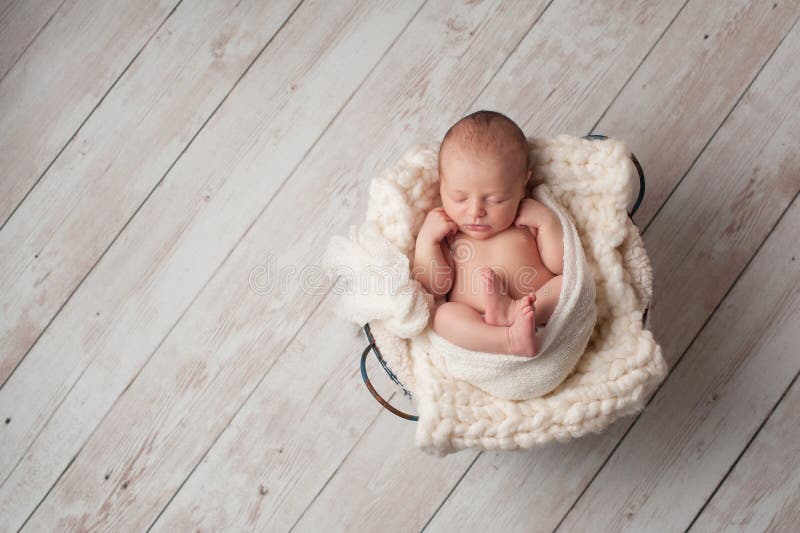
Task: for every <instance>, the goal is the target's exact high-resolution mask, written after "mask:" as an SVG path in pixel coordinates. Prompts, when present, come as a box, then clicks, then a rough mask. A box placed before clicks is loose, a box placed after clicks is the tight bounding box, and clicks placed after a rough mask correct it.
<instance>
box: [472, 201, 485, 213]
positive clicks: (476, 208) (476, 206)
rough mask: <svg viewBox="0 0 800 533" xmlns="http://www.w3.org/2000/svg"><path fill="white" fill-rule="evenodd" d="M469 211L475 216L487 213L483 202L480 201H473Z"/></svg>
mask: <svg viewBox="0 0 800 533" xmlns="http://www.w3.org/2000/svg"><path fill="white" fill-rule="evenodd" d="M469 213H470V215H473V216H483V215H484V214H485V210H484V209H483V204H481V203H479V202H472V203H471V204H470V206H469Z"/></svg>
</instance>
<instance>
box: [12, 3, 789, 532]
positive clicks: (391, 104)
mask: <svg viewBox="0 0 800 533" xmlns="http://www.w3.org/2000/svg"><path fill="white" fill-rule="evenodd" d="M798 16H800V0H775V1H773V0H770V1H760V0H751V1H743V0H726V1H712V0H688V1H685V0H663V1H657V2H656V1H650V2H637V1H633V0H618V1H613V0H604V1H598V2H585V1H580V0H538V1H533V0H519V1H504V2H501V1H484V2H447V1H443V0H442V1H439V0H428V1H423V0H403V1H383V2H378V1H375V2H364V1H361V0H341V1H336V2H321V1H312V0H306V1H303V2H297V1H293V0H292V1H290V0H285V1H280V0H270V1H265V0H244V1H239V2H236V3H234V2H232V1H231V2H228V1H221V0H220V1H206V2H188V1H183V2H181V1H179V0H161V1H154V0H141V1H137V2H130V1H127V0H108V1H100V0H94V1H78V0H76V1H73V0H17V1H14V0H3V1H1V2H0V225H1V226H0V383H2V388H0V482H1V483H2V486H0V509H2V513H0V526H2V531H16V530H18V529H19V528H22V529H25V530H29V531H37V532H38V531H67V530H110V531H142V530H147V529H153V530H154V531H169V532H172V531H189V530H197V529H200V530H204V531H250V530H263V531H286V530H290V529H291V530H295V531H319V530H324V531H339V530H346V531H418V530H421V529H425V530H426V531H503V532H506V531H526V532H527V531H553V530H557V531H564V532H575V531H619V530H627V531H637V532H638V531H658V532H664V531H685V530H691V531H718V530H722V529H726V528H727V529H729V530H732V531H740V530H745V531H763V530H775V531H798V530H800V511H798V510H799V509H800V415H799V414H798V413H800V384H798V381H797V376H798V371H800V355H798V354H799V353H800V350H798V344H800V327H799V326H800V260H798V257H799V256H800V231H799V230H800V201H798V199H797V193H798V191H799V190H800V140H798V139H800V136H799V135H798V131H800V61H797V57H800V26H798V24H797V20H798ZM477 109H495V110H498V111H501V112H503V113H506V114H508V115H509V116H510V117H512V118H513V119H515V120H516V121H517V122H518V123H519V124H520V125H522V126H523V129H524V130H525V132H526V134H528V135H529V136H532V137H536V136H546V135H554V134H557V133H570V134H574V135H585V134H587V133H590V132H592V133H602V134H605V135H608V136H611V137H615V138H620V139H624V140H626V141H627V142H628V144H629V145H630V147H631V149H632V150H633V151H634V153H635V154H636V156H637V157H638V159H639V160H640V161H641V163H642V166H643V168H644V171H645V174H646V176H647V193H646V196H645V199H644V203H643V205H642V207H641V209H640V210H639V211H638V212H637V213H636V216H635V217H634V219H635V221H636V223H637V224H638V226H639V228H640V229H641V231H642V232H643V235H644V239H645V244H646V246H647V248H648V251H649V254H650V257H651V260H652V263H653V267H654V270H655V287H654V292H655V296H654V298H655V301H654V305H653V308H652V329H653V331H654V334H655V337H656V339H657V340H658V341H659V343H660V344H661V346H662V348H663V353H664V356H665V358H666V360H667V362H668V365H669V367H670V370H671V371H670V374H669V376H668V378H667V379H666V381H665V382H664V384H663V385H662V386H661V387H660V388H659V389H658V390H657V391H656V393H655V394H654V395H653V396H652V398H651V399H650V402H649V404H648V406H647V408H646V409H645V411H643V412H642V413H641V414H640V415H639V416H636V417H633V416H631V417H626V418H623V419H621V420H619V421H618V422H617V423H615V424H614V425H613V426H611V428H609V429H608V430H607V431H606V432H605V433H603V434H601V435H591V436H587V437H584V438H582V439H578V440H575V441H572V442H570V443H568V444H552V445H549V446H546V447H543V448H540V449H536V450H533V451H530V452H525V453H521V452H506V453H498V452H485V453H479V452H478V451H475V450H466V451H463V452H460V453H457V454H454V455H450V456H448V457H445V458H436V457H432V456H429V455H426V454H424V453H422V452H421V451H419V450H417V449H416V448H415V447H414V444H413V441H414V423H413V422H408V421H405V420H402V419H400V418H397V417H396V416H394V415H392V414H391V413H389V412H388V411H386V410H384V409H383V408H382V407H381V406H380V405H379V404H378V403H377V402H375V400H374V399H373V398H372V396H370V394H369V393H368V391H367V389H366V388H365V387H364V385H363V383H362V381H361V376H360V373H359V370H358V359H359V356H360V352H361V349H362V348H363V346H364V339H363V337H362V336H361V334H360V332H359V331H358V330H357V328H356V327H355V326H353V325H350V324H348V323H345V322H343V321H342V320H341V319H339V318H336V317H335V316H334V315H333V310H334V307H335V305H336V298H335V295H333V294H332V292H331V291H330V290H326V289H325V288H324V287H321V286H320V285H319V284H316V285H313V286H309V284H308V283H304V282H303V276H302V274H304V273H305V274H308V272H309V268H310V267H315V266H317V265H319V262H320V256H321V253H322V251H323V250H324V248H325V246H326V244H327V242H328V240H329V238H330V237H331V236H332V235H334V234H346V232H347V228H348V226H349V225H350V224H356V223H359V222H360V221H361V220H362V218H363V207H364V205H365V203H366V195H367V184H368V181H369V180H370V179H371V178H372V177H374V176H375V175H376V174H377V173H378V172H379V171H380V170H382V169H383V168H385V167H386V166H387V165H390V164H391V163H393V162H394V161H395V160H396V159H397V157H398V156H399V155H400V154H401V153H402V152H403V151H405V149H407V148H408V147H409V146H411V145H412V144H413V143H415V142H419V141H437V140H439V139H440V138H441V136H442V135H443V134H444V132H445V131H446V129H447V128H448V127H449V125H450V124H452V123H453V122H454V121H455V120H457V119H458V118H460V117H462V116H464V115H466V114H467V113H469V112H471V111H474V110H477ZM270 272H271V273H273V274H274V273H276V272H280V273H281V276H282V280H277V281H283V283H278V282H276V279H275V277H274V276H273V278H272V279H271V281H272V282H273V283H266V282H265V279H264V278H265V276H267V277H269V273H270ZM265 273H266V274H265ZM266 281H269V280H266ZM307 281H308V278H306V282H307ZM370 365H372V366H371V367H370V370H371V372H372V373H373V374H374V375H375V376H379V374H378V372H379V371H380V367H378V366H377V364H375V365H373V360H370ZM379 381H380V380H379ZM379 386H380V390H381V391H382V392H383V393H384V394H386V395H387V396H392V397H393V399H392V401H393V402H394V403H396V404H397V405H398V406H399V407H401V408H404V409H408V410H410V411H412V412H413V404H411V403H410V402H409V401H408V400H406V399H405V398H404V397H403V396H402V395H401V394H398V393H397V389H395V388H393V387H392V386H391V383H390V382H389V381H388V380H387V379H383V380H382V381H381V382H380V383H379Z"/></svg>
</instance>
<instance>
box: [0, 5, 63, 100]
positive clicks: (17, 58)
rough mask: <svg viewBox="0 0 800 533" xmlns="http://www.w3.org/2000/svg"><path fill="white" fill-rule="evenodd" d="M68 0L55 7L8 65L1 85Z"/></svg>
mask: <svg viewBox="0 0 800 533" xmlns="http://www.w3.org/2000/svg"><path fill="white" fill-rule="evenodd" d="M66 1H67V0H61V3H60V4H58V7H57V8H55V10H54V11H53V13H52V14H51V15H50V17H49V18H48V19H47V22H45V23H44V25H43V26H42V27H41V28H39V31H37V32H36V35H34V36H33V39H31V40H30V42H28V44H26V45H25V48H23V49H22V52H20V53H19V55H18V56H17V57H16V58H15V59H14V63H12V64H11V66H10V67H8V69H6V71H5V72H4V73H3V76H2V77H0V85H2V83H3V80H5V79H6V76H8V73H9V72H11V71H12V70H14V67H16V66H17V63H19V60H20V59H22V57H23V56H24V55H25V52H27V51H28V48H30V47H31V45H32V44H33V43H34V42H35V41H36V39H38V38H39V35H40V34H41V33H42V31H44V29H45V28H46V27H47V26H49V25H50V21H52V20H53V17H55V16H56V13H58V12H59V11H60V10H61V6H63V5H64V2H66ZM9 9H10V5H9Z"/></svg>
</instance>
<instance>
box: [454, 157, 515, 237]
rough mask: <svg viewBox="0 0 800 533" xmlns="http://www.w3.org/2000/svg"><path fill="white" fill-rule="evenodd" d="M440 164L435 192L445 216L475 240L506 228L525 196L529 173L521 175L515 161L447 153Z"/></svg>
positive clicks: (505, 158)
mask: <svg viewBox="0 0 800 533" xmlns="http://www.w3.org/2000/svg"><path fill="white" fill-rule="evenodd" d="M445 155H446V158H445V159H444V160H443V161H442V173H443V174H444V175H443V176H442V179H441V181H440V186H439V192H440V194H441V197H442V207H443V208H444V211H445V213H447V216H449V217H450V218H452V219H453V221H454V222H455V223H456V224H458V229H459V230H461V231H462V232H463V233H465V234H466V235H468V236H469V237H473V238H475V239H488V238H489V237H492V236H494V235H497V234H498V233H500V232H501V231H503V230H505V229H506V228H508V227H509V226H510V225H511V224H512V223H513V222H514V218H515V217H516V214H517V208H518V207H519V202H520V200H522V198H523V197H524V196H525V183H526V182H527V179H528V177H529V176H530V171H527V173H526V174H522V172H521V171H520V166H521V165H520V162H519V159H518V158H516V157H513V156H508V157H476V156H472V155H469V154H465V153H453V152H450V153H447V154H445Z"/></svg>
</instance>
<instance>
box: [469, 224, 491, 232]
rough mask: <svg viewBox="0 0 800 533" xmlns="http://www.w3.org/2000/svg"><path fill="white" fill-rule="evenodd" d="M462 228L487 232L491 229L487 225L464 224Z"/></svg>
mask: <svg viewBox="0 0 800 533" xmlns="http://www.w3.org/2000/svg"><path fill="white" fill-rule="evenodd" d="M464 227H465V228H467V229H468V230H471V231H488V230H489V229H491V226H489V225H488V224H464Z"/></svg>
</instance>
